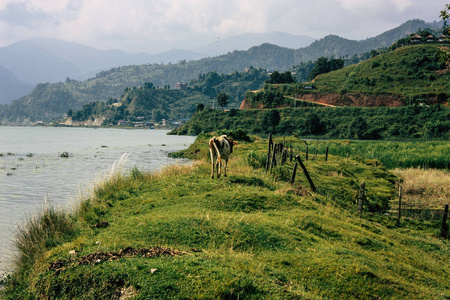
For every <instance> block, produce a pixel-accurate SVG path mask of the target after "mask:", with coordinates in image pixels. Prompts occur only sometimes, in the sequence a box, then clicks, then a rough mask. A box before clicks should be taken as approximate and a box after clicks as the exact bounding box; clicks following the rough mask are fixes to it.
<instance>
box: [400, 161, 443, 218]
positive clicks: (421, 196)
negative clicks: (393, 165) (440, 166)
mask: <svg viewBox="0 0 450 300" xmlns="http://www.w3.org/2000/svg"><path fill="white" fill-rule="evenodd" d="M392 172H393V173H394V174H395V175H396V176H398V177H400V178H401V179H402V181H403V182H402V183H401V185H402V202H403V204H404V205H405V206H406V207H411V208H420V209H430V208H439V209H442V208H443V207H444V205H445V204H447V203H449V201H450V200H449V199H450V173H449V171H446V170H436V169H429V170H423V169H413V168H409V169H399V168H397V169H394V170H392Z"/></svg>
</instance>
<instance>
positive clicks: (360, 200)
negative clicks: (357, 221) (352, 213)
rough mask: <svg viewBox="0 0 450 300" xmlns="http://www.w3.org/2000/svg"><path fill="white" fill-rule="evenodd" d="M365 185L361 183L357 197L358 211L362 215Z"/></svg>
mask: <svg viewBox="0 0 450 300" xmlns="http://www.w3.org/2000/svg"><path fill="white" fill-rule="evenodd" d="M365 190H366V183H365V182H364V181H363V182H361V186H360V188H359V197H358V211H359V213H360V214H362V211H363V208H364V197H365Z"/></svg>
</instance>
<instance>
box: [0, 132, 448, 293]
mask: <svg viewBox="0 0 450 300" xmlns="http://www.w3.org/2000/svg"><path fill="white" fill-rule="evenodd" d="M208 139H209V136H208V135H202V136H201V137H199V138H198V139H197V141H196V143H195V144H194V145H192V146H191V147H190V148H189V149H188V150H187V151H184V152H185V153H190V154H191V157H192V155H194V156H195V157H197V158H198V161H197V162H196V163H194V164H193V165H190V166H177V165H175V166H170V167H167V168H166V169H164V170H162V171H161V172H157V173H154V174H147V173H142V172H140V171H139V170H137V168H136V169H134V170H132V171H131V172H130V173H129V174H122V175H121V174H116V175H114V176H112V177H111V178H109V179H107V180H105V181H104V182H102V183H100V184H98V185H97V186H96V187H95V188H94V190H93V191H92V194H91V195H90V196H88V198H85V199H82V200H80V205H79V206H78V208H77V209H76V211H75V212H74V213H73V214H68V213H67V212H61V211H56V210H53V209H51V208H47V209H46V210H44V211H43V212H42V213H41V217H40V218H38V217H36V218H34V219H33V220H34V221H33V222H31V220H30V223H28V224H29V226H25V227H24V228H23V229H22V231H21V232H20V233H19V235H18V238H19V240H18V242H19V243H20V245H21V248H20V251H21V252H20V254H21V255H20V256H19V258H18V260H17V261H16V267H17V269H16V272H15V273H14V274H13V275H12V276H10V277H8V278H7V279H6V286H5V289H4V291H0V293H1V295H2V296H4V297H5V299H18V298H28V299H39V298H42V297H49V298H63V299H76V298H82V297H83V298H93V299H94V298H95V299H112V298H122V299H125V298H129V297H134V299H355V298H360V299H409V300H411V299H445V298H448V297H450V294H449V291H450V285H449V282H448V280H447V277H448V276H447V275H448V273H449V272H450V265H449V263H448V254H449V247H448V246H449V245H448V240H445V239H442V238H440V237H439V223H437V222H430V221H422V220H420V221H419V220H414V219H409V218H404V219H403V220H402V221H401V224H400V225H397V223H396V218H395V217H393V216H390V215H386V214H384V213H383V212H384V211H385V209H386V205H387V203H389V200H391V199H395V197H396V188H395V185H394V184H395V181H396V180H397V178H396V177H395V176H393V175H392V174H391V173H390V172H389V171H387V170H386V169H385V168H384V167H382V166H380V165H376V164H374V161H366V160H362V159H358V160H353V158H352V157H350V158H348V157H344V156H339V155H334V154H333V152H332V153H330V155H329V158H328V161H327V162H325V159H324V154H322V153H321V154H319V155H318V156H317V159H314V160H312V159H310V160H307V161H305V165H306V168H307V169H308V171H309V173H310V174H311V176H312V180H313V181H314V183H315V184H316V186H317V192H312V191H311V189H310V186H309V185H308V183H307V181H306V179H305V178H304V176H303V174H301V173H298V175H297V177H296V180H295V181H294V183H293V184H290V183H288V182H289V181H290V174H291V170H292V167H293V163H292V162H290V161H289V160H288V161H287V162H286V164H285V165H283V166H277V167H274V169H273V170H272V171H271V172H267V173H266V172H265V171H264V167H263V166H264V162H265V161H266V153H265V152H266V148H267V141H264V140H256V141H255V142H243V141H239V142H238V145H237V146H236V148H235V152H234V153H233V156H232V159H231V160H230V163H229V168H228V173H229V177H226V178H225V177H222V178H220V179H214V180H212V179H211V178H210V176H209V174H210V168H209V163H208V162H207V151H208V150H207V141H208ZM276 142H281V140H276ZM287 142H288V143H292V145H293V146H294V149H298V148H299V147H302V146H304V143H303V141H300V140H298V139H288V140H287ZM297 153H298V154H299V155H301V157H302V158H303V157H304V153H302V152H297V151H296V153H295V154H297ZM362 181H364V182H365V186H366V189H367V190H366V195H367V200H368V205H367V206H365V208H364V210H363V212H362V213H361V214H360V213H358V211H357V206H356V201H357V198H358V194H359V187H360V183H361V182H362ZM380 212H381V213H380ZM30 236H31V237H32V238H31V239H30Z"/></svg>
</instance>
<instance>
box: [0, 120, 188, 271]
mask: <svg viewBox="0 0 450 300" xmlns="http://www.w3.org/2000/svg"><path fill="white" fill-rule="evenodd" d="M194 139H195V138H194V137H192V136H173V135H167V131H165V130H146V129H139V130H125V129H109V128H98V129H94V128H60V127H2V126H0V153H1V154H0V155H1V156H0V274H2V273H4V272H6V271H8V270H9V268H10V266H9V262H10V260H11V254H12V240H13V237H14V230H15V229H16V228H17V226H20V225H22V224H23V223H24V221H25V219H26V217H28V216H30V215H32V214H33V213H34V212H36V211H37V210H39V209H41V208H42V207H44V205H45V201H47V202H48V203H50V204H53V205H55V206H62V207H64V206H66V207H70V206H71V205H73V204H75V203H76V200H77V196H79V195H80V192H83V191H88V190H90V189H92V187H93V183H94V182H96V181H98V180H100V179H101V178H105V176H106V174H108V172H109V170H110V168H111V167H112V166H113V165H114V162H115V161H117V160H119V159H120V158H121V157H122V156H123V155H124V153H127V155H128V159H127V162H126V163H125V165H124V168H123V171H124V172H126V171H127V170H130V169H132V168H134V167H137V168H138V169H139V170H142V171H151V170H158V169H160V168H161V167H162V166H164V165H169V164H173V163H177V162H178V163H185V162H186V161H184V160H175V159H172V158H169V157H168V153H169V152H174V151H178V150H181V149H185V148H187V147H188V146H189V145H190V144H192V143H193V142H194ZM61 153H68V154H69V157H61V156H60V154H61Z"/></svg>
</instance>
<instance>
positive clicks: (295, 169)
mask: <svg viewBox="0 0 450 300" xmlns="http://www.w3.org/2000/svg"><path fill="white" fill-rule="evenodd" d="M296 173H297V163H295V164H294V170H293V171H292V177H291V184H294V181H295V174H296Z"/></svg>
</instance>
